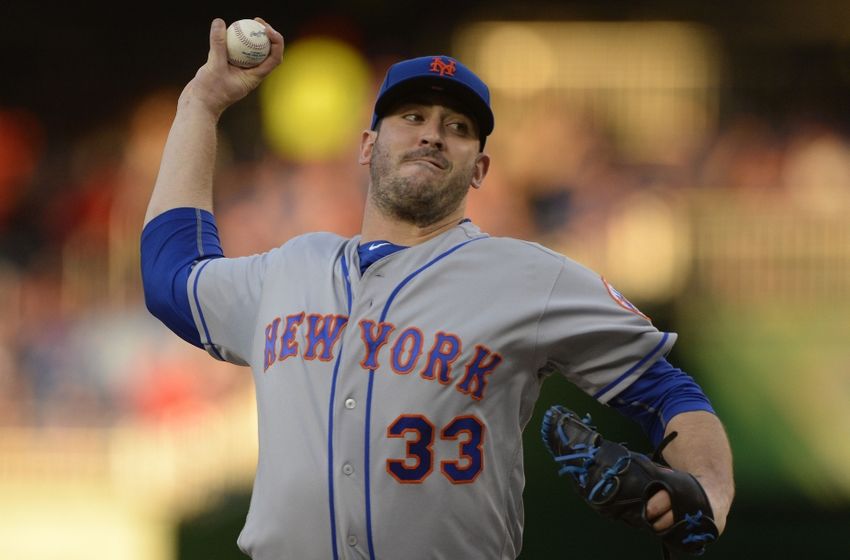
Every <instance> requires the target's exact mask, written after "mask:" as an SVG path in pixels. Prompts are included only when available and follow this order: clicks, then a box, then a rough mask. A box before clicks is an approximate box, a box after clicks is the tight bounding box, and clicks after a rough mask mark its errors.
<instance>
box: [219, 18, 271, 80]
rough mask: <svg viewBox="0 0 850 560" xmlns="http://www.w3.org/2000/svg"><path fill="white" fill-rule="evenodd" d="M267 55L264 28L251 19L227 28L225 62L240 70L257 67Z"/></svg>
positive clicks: (267, 41)
mask: <svg viewBox="0 0 850 560" xmlns="http://www.w3.org/2000/svg"><path fill="white" fill-rule="evenodd" d="M268 55H269V38H268V37H267V36H266V28H265V26H264V25H263V24H262V23H260V22H258V21H254V20H252V19H240V20H239V21H234V22H233V23H231V24H230V27H228V28H227V61H228V62H230V64H233V65H234V66H239V67H240V68H251V67H253V66H257V65H258V64H260V63H261V62H262V61H264V60H265V59H266V57H267V56H268Z"/></svg>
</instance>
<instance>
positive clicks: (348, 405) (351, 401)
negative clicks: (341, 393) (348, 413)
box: [345, 399, 357, 410]
mask: <svg viewBox="0 0 850 560" xmlns="http://www.w3.org/2000/svg"><path fill="white" fill-rule="evenodd" d="M355 406H357V401H355V400H354V399H345V408H347V409H348V410H351V409H352V408H354V407H355Z"/></svg>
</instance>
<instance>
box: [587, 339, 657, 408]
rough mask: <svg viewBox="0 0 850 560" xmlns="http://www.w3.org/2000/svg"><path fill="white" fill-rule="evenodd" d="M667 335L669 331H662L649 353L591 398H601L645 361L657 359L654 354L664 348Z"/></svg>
mask: <svg viewBox="0 0 850 560" xmlns="http://www.w3.org/2000/svg"><path fill="white" fill-rule="evenodd" d="M669 337H670V333H664V336H662V337H661V342H659V343H658V344H656V345H655V348H653V349H652V350H650V351H649V354H647V355H646V356H644V357H643V359H642V360H641V361H639V362H638V363H636V364H635V365H633V366H632V367H631V368H629V370H628V371H627V372H626V373H624V374H623V375H621V376H620V377H618V378H617V379H615V380H614V381H612V382H611V383H609V384H608V385H606V386H605V387H603V388H602V389H600V390H599V391H597V392H596V394H595V395H593V398H594V399H596V400H599V399H601V398H602V395H604V394H605V393H607V392H608V391H610V390H611V389H613V388H614V387H615V386H616V385H617V384H618V383H619V382H620V381H622V380H623V379H625V378H627V377H628V376H630V375H631V374H633V373H634V372H635V371H637V370H638V369H640V368H641V367H643V365H644V364H645V363H646V362H648V361H649V360H651V359H657V358H656V356H655V355H656V354H657V353H658V351H659V350H661V349H662V348H664V345H665V344H666V343H667V339H668V338H669ZM653 361H654V360H653Z"/></svg>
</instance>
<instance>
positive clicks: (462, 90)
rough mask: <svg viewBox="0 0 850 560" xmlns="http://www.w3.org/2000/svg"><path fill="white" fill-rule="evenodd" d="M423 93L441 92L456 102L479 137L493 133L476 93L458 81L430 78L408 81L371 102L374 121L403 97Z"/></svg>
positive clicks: (489, 117)
mask: <svg viewBox="0 0 850 560" xmlns="http://www.w3.org/2000/svg"><path fill="white" fill-rule="evenodd" d="M427 91H436V92H440V93H445V94H446V95H449V96H451V97H453V98H455V99H457V100H458V102H459V103H460V105H461V108H463V109H465V110H464V113H465V114H468V115H469V116H470V117H472V118H473V119H474V120H475V123H476V125H477V126H478V133H479V135H480V136H481V137H482V138H484V137H486V136H489V135H490V133H491V132H493V121H494V119H493V112H492V111H491V110H490V108H489V107H488V106H487V104H486V103H484V101H483V100H482V99H481V98H480V97H479V96H478V94H476V93H475V92H474V91H472V90H471V89H469V87H467V86H465V85H463V84H461V83H459V82H456V81H453V80H450V79H448V80H447V79H445V78H438V77H431V76H418V77H415V78H410V79H408V80H404V81H402V82H399V83H397V84H396V85H394V86H393V87H392V88H390V89H388V90H387V91H385V92H384V93H383V94H382V95H381V97H380V99H378V101H377V103H375V116H376V121H377V119H381V118H383V117H384V116H385V115H386V114H387V111H389V110H391V109H392V108H393V106H395V105H396V104H398V103H399V102H401V101H403V100H404V99H405V98H407V97H411V96H415V95H416V94H418V93H422V92H427ZM376 124H377V122H373V123H372V128H374V127H375V125H376Z"/></svg>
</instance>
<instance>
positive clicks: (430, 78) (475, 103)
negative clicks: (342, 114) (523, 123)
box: [372, 55, 494, 149]
mask: <svg viewBox="0 0 850 560" xmlns="http://www.w3.org/2000/svg"><path fill="white" fill-rule="evenodd" d="M420 91H440V92H445V93H447V94H449V95H451V96H452V97H455V98H456V99H457V100H458V101H460V103H461V105H462V106H463V107H465V108H466V109H467V110H468V114H469V116H470V117H472V118H473V119H475V122H476V124H477V125H478V132H479V139H480V141H481V149H484V143H485V141H486V140H487V136H488V135H489V134H490V133H491V132H493V125H494V119H493V111H492V110H491V109H490V90H489V89H488V88H487V84H485V83H484V82H483V81H482V80H481V78H479V77H478V76H476V75H475V74H474V73H473V72H472V70H470V69H469V68H467V67H466V66H464V65H463V64H461V63H460V62H458V61H457V60H455V59H454V58H451V57H449V56H444V55H436V56H422V57H419V58H411V59H410V60H402V61H401V62H397V63H395V64H393V65H392V66H390V69H389V70H387V75H386V77H385V78H384V83H382V84H381V89H380V90H379V91H378V99H377V100H375V110H374V113H373V115H372V130H375V128H376V127H377V126H378V121H379V120H380V119H381V118H382V117H383V116H384V115H385V114H386V112H387V111H388V110H389V109H390V108H391V107H392V105H393V104H395V103H396V102H397V101H399V100H400V99H402V98H404V97H405V96H406V95H410V94H412V93H417V92H420Z"/></svg>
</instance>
